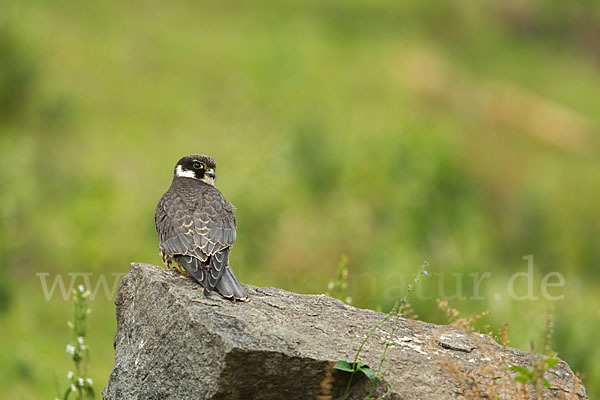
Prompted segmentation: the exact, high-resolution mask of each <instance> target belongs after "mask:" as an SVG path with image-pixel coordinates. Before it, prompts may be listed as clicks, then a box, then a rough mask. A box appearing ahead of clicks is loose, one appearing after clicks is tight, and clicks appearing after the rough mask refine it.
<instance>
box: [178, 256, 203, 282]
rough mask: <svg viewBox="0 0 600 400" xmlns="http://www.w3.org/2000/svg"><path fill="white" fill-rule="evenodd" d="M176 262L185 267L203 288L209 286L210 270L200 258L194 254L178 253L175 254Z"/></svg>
mask: <svg viewBox="0 0 600 400" xmlns="http://www.w3.org/2000/svg"><path fill="white" fill-rule="evenodd" d="M173 258H175V262H177V264H179V265H180V266H182V267H183V269H184V270H185V272H187V273H188V274H189V275H190V276H191V277H192V278H194V280H195V281H197V282H198V283H199V284H200V285H202V287H203V288H205V287H207V286H208V271H207V268H206V265H205V264H203V263H202V261H200V260H199V259H197V258H196V257H193V256H184V255H177V256H174V257H173Z"/></svg>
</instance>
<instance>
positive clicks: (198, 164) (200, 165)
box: [192, 161, 202, 169]
mask: <svg viewBox="0 0 600 400" xmlns="http://www.w3.org/2000/svg"><path fill="white" fill-rule="evenodd" d="M192 166H193V167H194V169H201V168H202V164H201V163H200V162H198V161H194V163H193V164H192Z"/></svg>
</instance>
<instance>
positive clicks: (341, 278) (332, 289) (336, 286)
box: [325, 255, 352, 304]
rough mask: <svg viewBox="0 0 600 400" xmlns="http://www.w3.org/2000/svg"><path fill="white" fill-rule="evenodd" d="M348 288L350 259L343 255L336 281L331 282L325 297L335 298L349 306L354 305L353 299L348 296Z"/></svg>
mask: <svg viewBox="0 0 600 400" xmlns="http://www.w3.org/2000/svg"><path fill="white" fill-rule="evenodd" d="M347 288H348V258H347V257H346V256H345V255H342V258H341V259H340V263H339V266H338V270H337V276H336V279H334V280H331V281H329V284H328V285H327V291H326V292H325V296H331V297H335V298H336V299H338V300H341V301H343V302H345V303H347V304H351V303H352V297H349V296H346V289H347Z"/></svg>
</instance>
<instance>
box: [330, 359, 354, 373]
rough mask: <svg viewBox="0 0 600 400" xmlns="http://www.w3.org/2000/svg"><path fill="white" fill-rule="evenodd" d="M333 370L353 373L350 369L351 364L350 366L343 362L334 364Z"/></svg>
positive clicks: (352, 369)
mask: <svg viewBox="0 0 600 400" xmlns="http://www.w3.org/2000/svg"><path fill="white" fill-rule="evenodd" d="M333 368H335V369H338V370H340V371H346V372H355V369H354V368H352V364H350V363H349V362H348V361H343V360H340V361H338V362H336V363H335V365H334V366H333Z"/></svg>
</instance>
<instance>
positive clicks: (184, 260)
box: [174, 255, 248, 301]
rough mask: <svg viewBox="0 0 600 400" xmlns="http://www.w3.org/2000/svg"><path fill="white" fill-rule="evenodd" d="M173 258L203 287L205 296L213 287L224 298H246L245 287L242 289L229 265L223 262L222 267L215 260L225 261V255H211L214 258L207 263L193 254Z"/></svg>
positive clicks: (241, 299)
mask: <svg viewBox="0 0 600 400" xmlns="http://www.w3.org/2000/svg"><path fill="white" fill-rule="evenodd" d="M174 258H175V261H176V262H177V264H179V265H181V266H182V267H183V269H184V270H185V272H187V273H188V274H189V275H190V276H191V277H192V278H194V280H195V281H197V282H198V283H199V284H200V285H201V286H202V287H203V288H204V294H205V295H206V296H208V295H209V294H210V292H211V291H213V289H215V290H216V292H217V293H219V294H220V295H221V296H223V297H225V298H226V299H231V300H239V301H247V300H248V293H246V289H244V286H243V285H242V284H241V283H240V281H239V280H238V278H237V276H235V274H234V273H233V270H232V269H231V268H230V267H229V265H227V264H225V265H224V267H225V268H223V264H222V263H220V262H218V263H217V262H216V261H225V259H226V258H227V257H225V258H222V257H221V258H215V257H211V258H214V260H211V261H209V265H207V264H204V263H203V262H202V261H200V260H199V259H198V258H196V257H193V256H184V255H176V256H174ZM225 262H226V261H225ZM219 264H220V265H219ZM215 267H216V268H215ZM219 272H220V273H219ZM213 274H214V275H213ZM219 275H220V276H219Z"/></svg>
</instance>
